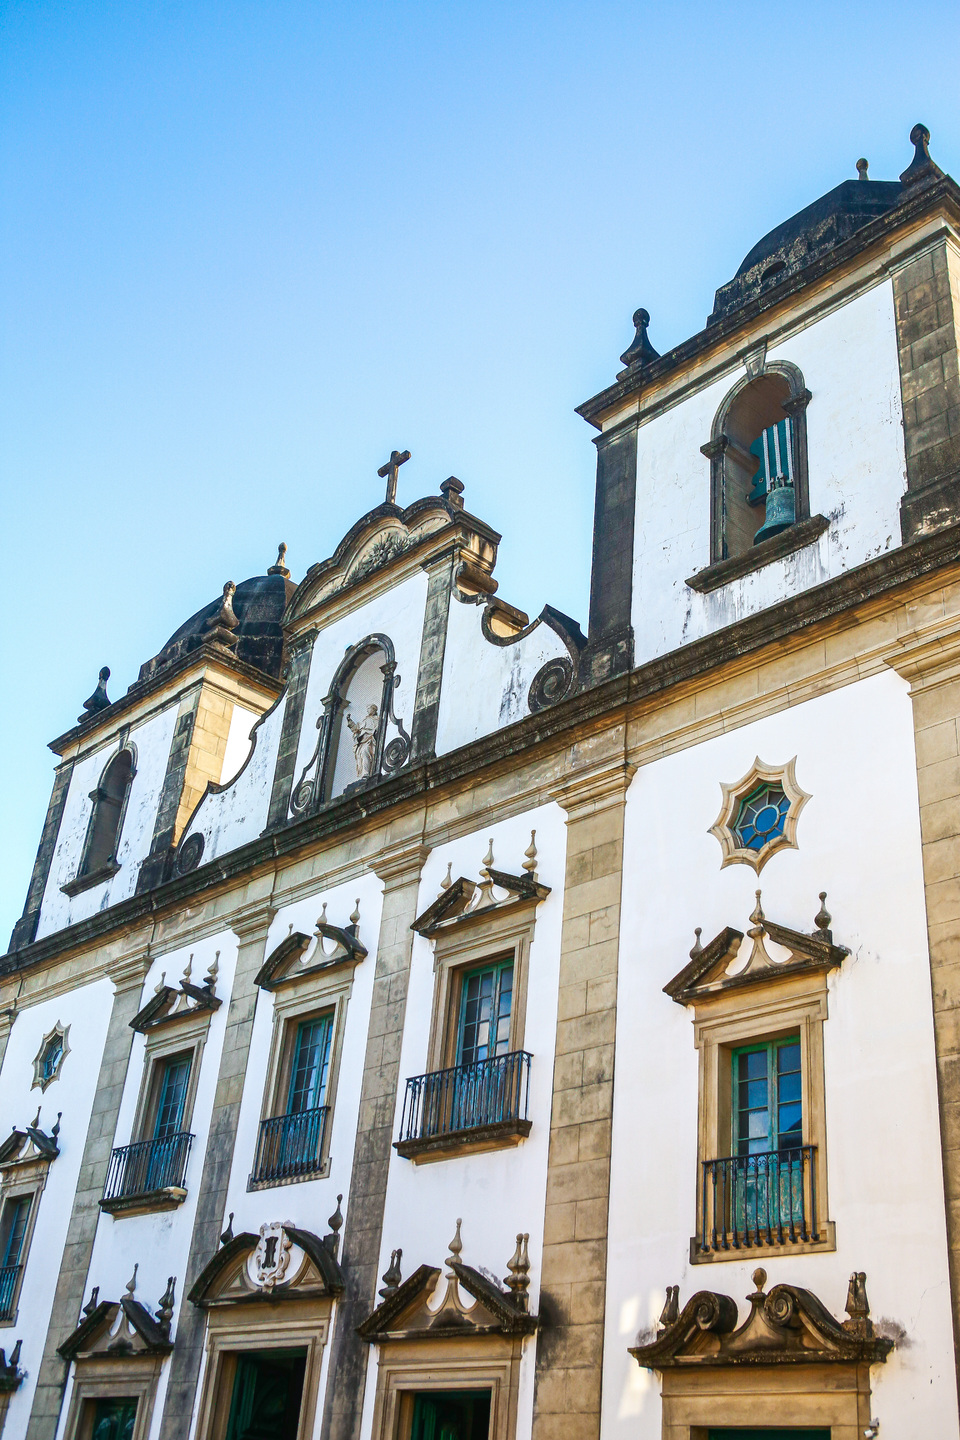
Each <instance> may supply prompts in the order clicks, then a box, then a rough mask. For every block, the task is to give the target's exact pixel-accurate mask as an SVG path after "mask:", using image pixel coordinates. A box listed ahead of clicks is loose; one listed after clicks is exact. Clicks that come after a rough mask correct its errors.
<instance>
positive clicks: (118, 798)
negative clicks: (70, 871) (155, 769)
mask: <svg viewBox="0 0 960 1440" xmlns="http://www.w3.org/2000/svg"><path fill="white" fill-rule="evenodd" d="M136 773H137V766H136V755H135V753H134V750H133V747H132V746H129V745H126V746H124V748H123V749H122V750H120V751H118V752H117V754H116V755H114V757H113V759H112V760H111V761H110V762H109V764H108V765H107V766H106V768H105V769H104V771H103V773H102V775H101V776H100V780H99V783H98V784H97V787H96V789H95V790H91V791H90V799H91V800H92V801H93V812H92V814H91V816H90V823H89V825H88V827H87V836H86V840H85V841H84V846H83V855H82V857H81V860H80V869H79V871H78V874H77V878H78V879H84V878H86V877H87V876H89V875H98V874H100V873H101V872H102V871H106V872H109V871H111V870H116V868H117V863H118V862H117V849H118V847H119V844H120V834H121V831H122V830H123V819H124V815H125V814H126V809H127V801H128V800H129V798H130V787H131V786H132V784H133V777H134V776H135V775H136Z"/></svg>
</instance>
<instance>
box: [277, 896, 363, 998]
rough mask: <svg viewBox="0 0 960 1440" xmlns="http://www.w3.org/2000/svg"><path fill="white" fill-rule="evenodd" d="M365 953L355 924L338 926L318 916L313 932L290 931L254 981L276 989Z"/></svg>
mask: <svg viewBox="0 0 960 1440" xmlns="http://www.w3.org/2000/svg"><path fill="white" fill-rule="evenodd" d="M324 908H326V907H324ZM366 954H367V947H366V946H365V945H363V944H361V942H360V940H359V939H358V938H357V927H356V925H347V926H345V927H343V928H341V926H339V925H328V924H327V922H326V921H325V920H322V919H321V920H318V921H317V928H316V930H315V931H314V933H313V935H304V934H303V932H302V931H301V930H291V932H290V934H289V935H287V936H286V937H285V938H284V939H283V940H281V941H280V944H279V945H278V946H277V948H276V949H275V950H274V951H272V953H271V954H270V955H268V956H267V958H266V960H265V961H264V962H263V964H262V965H261V967H260V969H259V971H258V972H257V978H256V983H257V985H259V986H260V988H261V990H276V989H278V988H279V986H281V985H285V984H287V983H289V982H290V981H291V980H302V979H303V978H304V976H306V975H318V974H319V973H320V972H321V971H324V970H331V969H333V968H334V967H335V966H338V965H344V964H350V965H356V964H358V963H359V962H360V961H361V960H363V959H365V958H366Z"/></svg>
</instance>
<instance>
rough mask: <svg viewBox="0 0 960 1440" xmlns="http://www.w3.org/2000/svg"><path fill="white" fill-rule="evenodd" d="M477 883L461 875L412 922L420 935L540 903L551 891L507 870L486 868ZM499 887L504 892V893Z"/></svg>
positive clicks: (526, 876) (435, 933)
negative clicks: (497, 893) (508, 872)
mask: <svg viewBox="0 0 960 1440" xmlns="http://www.w3.org/2000/svg"><path fill="white" fill-rule="evenodd" d="M483 876H484V878H483V879H482V880H481V881H480V883H479V884H478V883H477V882H476V881H475V880H467V879H466V878H465V877H464V876H462V875H461V876H460V878H459V879H458V880H454V881H452V882H451V883H450V885H448V886H447V888H446V889H445V890H444V891H443V893H442V894H441V895H440V896H438V898H437V899H436V900H434V902H433V904H432V905H428V906H427V908H426V910H424V912H423V914H422V915H418V916H417V918H416V920H414V922H413V924H412V925H411V927H410V928H411V930H415V931H416V932H417V934H418V935H425V936H428V937H429V936H433V935H437V934H439V933H440V932H441V931H443V930H448V929H451V928H452V927H454V926H460V925H466V924H473V923H475V922H477V921H479V920H484V919H487V918H488V917H489V916H490V915H492V914H493V913H494V912H496V911H501V910H508V909H511V908H514V907H519V906H522V905H538V904H539V903H540V901H541V900H546V898H547V896H548V895H549V894H550V886H549V885H542V884H541V883H540V881H539V880H537V879H536V878H535V877H534V876H530V875H509V874H507V872H506V871H505V870H494V869H492V868H489V867H488V868H487V869H486V870H484V872H483ZM496 890H501V891H503V892H504V894H503V895H502V896H498V895H496V894H495V891H496Z"/></svg>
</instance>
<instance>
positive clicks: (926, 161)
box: [900, 125, 943, 190]
mask: <svg viewBox="0 0 960 1440" xmlns="http://www.w3.org/2000/svg"><path fill="white" fill-rule="evenodd" d="M910 144H911V145H912V146H913V159H912V160H911V161H910V164H909V165H908V166H907V168H906V170H904V172H903V174H902V175H901V176H900V184H901V185H902V186H903V188H904V190H913V189H915V188H916V187H917V186H918V185H920V184H922V183H923V182H924V181H925V180H939V179H940V178H941V176H942V175H943V171H942V170H941V169H940V166H939V165H937V164H936V163H935V161H933V160H931V159H930V150H929V148H928V147H929V145H930V131H929V130H928V129H927V127H926V125H914V127H913V129H912V130H911V131H910Z"/></svg>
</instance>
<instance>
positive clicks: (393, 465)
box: [377, 450, 410, 505]
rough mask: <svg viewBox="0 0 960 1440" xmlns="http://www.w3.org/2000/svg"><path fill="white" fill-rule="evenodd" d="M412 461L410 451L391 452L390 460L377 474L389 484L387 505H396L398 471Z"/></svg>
mask: <svg viewBox="0 0 960 1440" xmlns="http://www.w3.org/2000/svg"><path fill="white" fill-rule="evenodd" d="M409 459H410V451H409V450H391V452H390V459H389V460H388V461H387V463H386V465H381V466H380V469H379V470H378V471H377V474H378V475H379V476H380V479H381V480H386V482H387V504H388V505H394V504H396V500H397V471H398V470H399V469H400V466H401V465H405V464H406V463H407V461H408V460H409Z"/></svg>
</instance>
